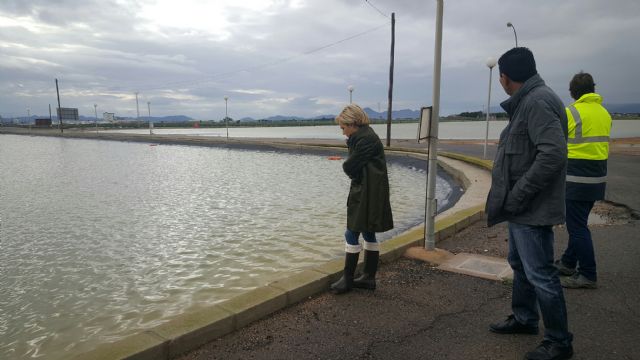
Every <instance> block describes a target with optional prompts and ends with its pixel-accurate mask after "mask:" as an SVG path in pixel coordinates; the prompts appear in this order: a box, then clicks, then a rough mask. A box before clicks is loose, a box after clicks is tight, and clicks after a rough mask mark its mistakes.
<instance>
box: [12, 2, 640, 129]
mask: <svg viewBox="0 0 640 360" xmlns="http://www.w3.org/2000/svg"><path fill="white" fill-rule="evenodd" d="M163 3H166V4H174V8H172V9H171V11H170V12H169V13H163V12H162V8H161V7H159V4H158V3H157V2H156V1H155V0H118V1H116V0H113V1H104V0H90V1H87V0H83V1H81V0H57V1H51V0H48V1H47V0H8V1H7V0H5V1H3V2H1V3H0V49H2V54H3V56H2V57H0V71H1V72H2V74H3V76H2V86H1V87H0V115H2V116H8V117H10V116H24V115H25V114H26V109H27V108H30V109H31V113H32V114H34V113H35V114H48V104H50V103H51V104H53V103H55V87H54V82H53V79H54V78H56V77H57V78H58V79H59V80H60V84H61V96H62V98H63V106H73V107H78V108H79V109H80V112H81V113H84V114H85V115H92V114H93V112H92V111H93V104H94V103H95V104H99V108H100V109H102V111H110V112H116V114H122V115H132V114H135V100H134V99H135V98H134V95H133V93H134V92H136V91H138V92H140V99H142V101H143V102H146V101H150V102H151V103H152V113H153V114H154V115H159V116H160V115H173V114H185V115H189V116H192V117H196V118H202V119H210V118H220V117H222V116H223V114H224V101H223V100H222V99H223V97H224V96H229V97H230V105H231V104H233V105H232V106H233V107H232V109H233V111H232V114H233V115H232V116H233V117H234V118H242V117H245V116H251V117H255V118H260V117H268V116H272V115H277V114H290V115H300V116H315V115H321V114H329V113H337V112H338V111H339V110H340V106H341V105H342V104H344V103H346V101H347V100H348V92H347V90H346V87H347V86H348V85H350V84H352V85H354V86H355V91H354V94H353V95H354V100H355V101H357V102H359V103H360V104H361V105H363V106H369V107H372V108H374V109H377V108H378V103H381V107H382V108H383V109H384V108H386V100H387V86H388V71H389V45H390V33H389V27H388V23H389V20H388V19H387V18H385V17H383V16H382V15H381V14H380V13H378V12H377V11H376V10H375V9H373V8H372V7H371V6H369V5H368V4H367V3H366V2H365V1H364V0H363V1H352V0H349V1H348V0H327V1H322V2H317V1H303V0H297V1H295V0H292V1H271V2H269V1H256V2H255V4H254V5H255V6H257V7H258V11H252V10H250V9H248V8H247V7H246V6H245V5H246V4H245V3H244V2H241V3H237V2H233V1H229V2H228V5H226V6H223V4H224V1H217V2H215V3H216V4H217V5H216V6H217V7H214V5H212V4H207V3H202V2H191V1H188V0H185V1H183V2H181V3H180V5H181V7H175V4H176V2H170V1H169V2H163ZM371 3H373V4H374V5H375V6H376V7H377V8H378V9H379V10H380V11H382V12H384V13H387V14H388V13H389V12H391V11H394V12H395V13H396V19H397V23H396V59H395V81H394V82H395V88H394V108H395V109H400V108H412V109H417V108H419V107H420V106H424V105H429V104H430V103H431V92H432V84H431V82H432V66H433V40H434V28H435V18H434V13H435V8H436V2H435V1H432V2H424V1H418V0H405V1H391V0H377V1H371ZM638 13H640V5H639V3H637V2H606V3H605V2H602V1H598V0H585V1H580V2H575V1H570V2H560V3H552V2H549V1H543V2H538V3H531V2H528V1H525V0H514V1H505V0H489V1H483V2H477V1H472V0H459V1H445V7H444V14H445V18H444V39H443V73H442V94H441V102H442V106H441V111H442V113H444V114H448V113H453V112H459V111H476V110H481V109H482V107H483V106H484V104H485V102H486V93H487V85H488V84H487V82H488V71H487V70H488V69H487V67H486V66H485V65H484V62H485V59H486V58H487V57H489V56H493V57H498V56H499V55H500V54H501V53H503V52H504V51H506V50H507V49H509V48H510V47H512V46H513V45H514V38H513V32H512V30H511V29H510V28H507V27H506V23H507V21H510V22H512V23H514V24H515V26H516V30H517V32H518V43H519V45H521V46H527V47H529V48H531V49H532V50H533V51H534V53H535V55H536V60H537V62H538V68H539V71H540V73H541V75H542V76H543V78H544V79H545V80H546V81H547V82H548V83H549V84H550V85H551V86H552V87H553V88H554V89H555V90H556V91H557V92H558V94H559V95H561V97H562V98H563V100H565V102H569V101H570V99H569V96H568V93H567V91H566V89H567V87H568V81H569V79H570V78H571V76H572V75H573V74H574V73H576V72H578V71H580V70H584V71H589V72H591V73H592V74H593V75H594V77H595V78H596V82H597V84H598V91H599V92H601V93H602V95H603V96H604V97H605V101H607V102H610V103H624V102H638V100H639V99H640V90H639V89H638V88H637V86H635V84H637V83H638V82H639V80H640V75H638V72H637V71H635V66H636V63H637V60H638V58H640V49H638V47H637V46H635V45H634V44H635V43H636V42H637V41H636V40H635V36H636V35H637V34H638V33H639V31H638V30H640V26H639V25H637V21H636V19H635V16H636V15H637V14H638ZM385 24H386V25H385ZM378 26H382V28H380V29H377V30H372V29H375V28H376V27H378ZM369 30H372V31H369ZM367 31H369V32H367ZM363 32H366V33H365V34H363V35H361V36H357V37H355V38H353V39H350V40H346V41H343V42H340V40H343V39H347V38H349V37H351V36H354V35H356V34H361V33H363ZM329 44H333V45H332V46H329V47H326V48H322V47H324V46H326V45H329ZM321 48H322V49H321ZM314 50H316V51H314ZM494 72H495V71H494ZM493 79H494V80H493V85H492V88H493V94H495V96H494V99H495V100H494V101H493V104H494V105H495V104H497V103H498V102H499V101H500V100H504V99H505V98H506V95H504V94H503V92H502V90H501V89H500V86H499V84H498V81H497V76H496V74H494V77H493ZM255 90H260V91H255Z"/></svg>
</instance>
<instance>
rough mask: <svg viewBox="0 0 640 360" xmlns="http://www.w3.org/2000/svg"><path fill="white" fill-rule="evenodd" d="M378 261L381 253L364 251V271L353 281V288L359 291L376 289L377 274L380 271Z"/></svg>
mask: <svg viewBox="0 0 640 360" xmlns="http://www.w3.org/2000/svg"><path fill="white" fill-rule="evenodd" d="M378 259H380V251H372V250H365V251H364V271H363V273H362V275H360V276H359V277H358V278H357V279H354V280H353V287H355V288H359V289H369V290H375V289H376V272H377V271H378Z"/></svg>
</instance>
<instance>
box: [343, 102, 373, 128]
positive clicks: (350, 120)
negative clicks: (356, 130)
mask: <svg viewBox="0 0 640 360" xmlns="http://www.w3.org/2000/svg"><path fill="white" fill-rule="evenodd" d="M336 123H338V124H342V125H347V126H349V125H355V126H364V125H369V117H368V116H367V113H365V112H364V110H362V108H361V107H360V106H358V105H356V104H349V105H347V106H345V107H344V109H342V112H340V115H338V116H336Z"/></svg>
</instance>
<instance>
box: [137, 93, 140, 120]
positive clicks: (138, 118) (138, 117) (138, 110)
mask: <svg viewBox="0 0 640 360" xmlns="http://www.w3.org/2000/svg"><path fill="white" fill-rule="evenodd" d="M136 121H137V122H138V126H140V108H139V107H138V92H137V91H136Z"/></svg>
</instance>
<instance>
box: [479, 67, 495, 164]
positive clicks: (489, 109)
mask: <svg viewBox="0 0 640 360" xmlns="http://www.w3.org/2000/svg"><path fill="white" fill-rule="evenodd" d="M487 66H488V67H489V96H488V97H487V121H486V126H485V131H484V151H483V152H482V158H483V159H486V158H487V142H488V141H489V114H490V113H491V73H492V72H493V67H494V66H496V59H494V58H488V59H487Z"/></svg>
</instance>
